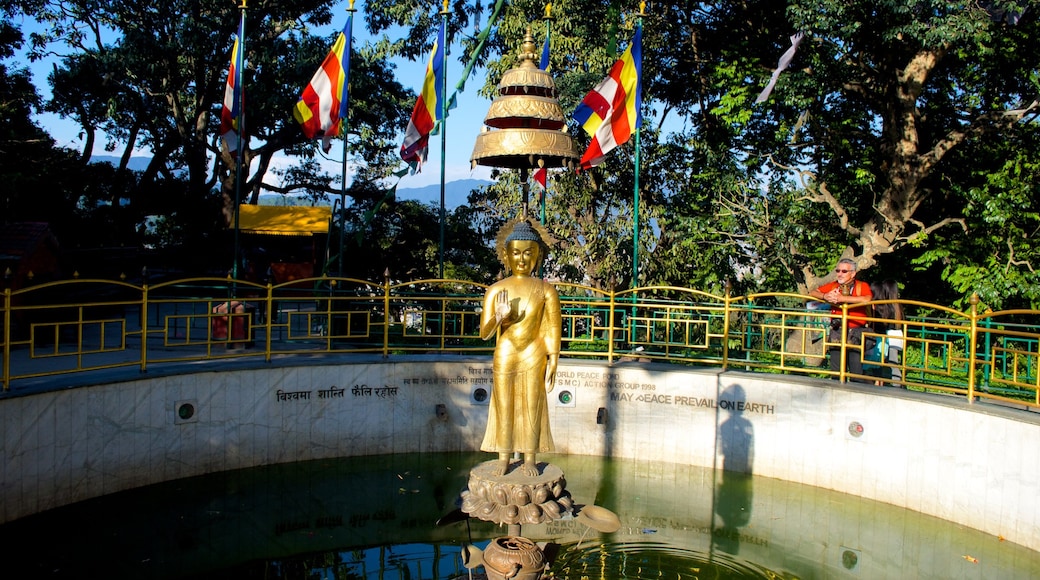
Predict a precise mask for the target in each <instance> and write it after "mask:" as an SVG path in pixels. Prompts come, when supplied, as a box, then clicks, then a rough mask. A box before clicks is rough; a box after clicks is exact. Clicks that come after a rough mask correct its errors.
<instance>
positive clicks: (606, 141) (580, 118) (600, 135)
mask: <svg viewBox="0 0 1040 580" xmlns="http://www.w3.org/2000/svg"><path fill="white" fill-rule="evenodd" d="M642 63H643V27H642V25H641V24H640V25H637V26H636V34H635V36H634V37H633V38H632V43H631V44H629V45H628V48H627V49H626V50H625V53H624V54H623V55H621V58H620V59H618V60H617V62H615V63H614V66H613V67H611V69H610V74H609V75H608V76H607V78H605V79H603V82H601V83H600V84H598V85H596V88H594V89H592V90H591V91H590V92H589V94H587V95H585V98H584V99H582V101H581V103H580V104H579V105H578V108H577V109H575V110H574V120H576V121H577V122H578V124H579V125H581V126H582V128H584V129H585V132H586V133H588V134H589V135H590V136H591V137H592V142H590V143H589V148H588V149H587V150H586V151H585V155H583V156H582V158H581V168H582V169H590V168H592V167H595V166H596V165H599V164H600V163H602V162H603V160H604V159H605V158H606V156H607V153H609V152H611V151H612V150H613V149H614V148H615V147H617V146H618V145H623V144H624V143H626V142H628V140H629V138H631V137H632V134H633V133H635V132H636V130H637V129H638V128H639V125H640V124H641V123H642V120H643V115H642V112H641V111H640V109H642V104H643V98H642V81H641V80H640V79H641V76H642V68H643V64H642Z"/></svg>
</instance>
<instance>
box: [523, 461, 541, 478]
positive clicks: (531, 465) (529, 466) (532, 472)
mask: <svg viewBox="0 0 1040 580" xmlns="http://www.w3.org/2000/svg"><path fill="white" fill-rule="evenodd" d="M520 473H522V474H524V475H526V476H527V477H538V473H539V472H538V464H537V463H535V462H534V461H533V460H530V459H525V460H524V462H523V464H522V465H521V466H520Z"/></svg>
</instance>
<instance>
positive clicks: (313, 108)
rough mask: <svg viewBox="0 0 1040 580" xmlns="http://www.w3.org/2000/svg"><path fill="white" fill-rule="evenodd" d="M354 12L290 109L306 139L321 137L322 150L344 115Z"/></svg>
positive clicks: (345, 113)
mask: <svg viewBox="0 0 1040 580" xmlns="http://www.w3.org/2000/svg"><path fill="white" fill-rule="evenodd" d="M353 20H354V15H353V14H351V15H350V16H349V17H347V23H346V25H344V26H343V31H342V32H340V33H339V36H338V37H337V38H336V42H335V43H334V44H333V45H332V50H330V51H329V54H328V56H326V57H325V61H324V62H322V63H321V67H319V68H318V70H317V72H315V73H314V76H313V77H312V78H311V82H310V83H308V84H307V87H306V88H304V89H303V94H302V95H300V100H299V101H298V102H297V103H296V107H295V108H294V109H293V117H295V118H296V121H297V122H299V123H300V127H301V128H302V129H303V134H304V135H306V136H307V138H308V139H314V138H315V137H317V136H318V135H321V136H322V149H324V150H325V152H326V153H328V152H329V149H330V148H331V147H332V138H333V137H335V136H337V135H339V132H340V121H341V120H342V119H343V118H345V117H346V116H347V102H348V99H349V92H350V88H349V78H350V41H351V33H352V30H353Z"/></svg>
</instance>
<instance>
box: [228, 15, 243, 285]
mask: <svg viewBox="0 0 1040 580" xmlns="http://www.w3.org/2000/svg"><path fill="white" fill-rule="evenodd" d="M246 1H247V0H242V3H241V4H239V6H238V9H239V10H241V11H242V14H241V16H240V18H239V20H238V54H236V55H235V76H236V77H237V78H236V79H235V86H236V87H238V119H237V120H238V147H237V148H236V150H235V242H234V252H235V255H234V257H233V259H232V262H231V277H232V278H233V279H235V280H237V279H238V264H239V262H240V261H241V260H240V256H239V253H240V251H241V250H240V249H239V242H238V228H239V214H240V213H241V212H239V209H238V208H239V205H241V203H242V161H243V153H242V150H243V149H244V148H245V136H246V123H245V118H246V104H245V103H246V87H245V86H244V85H243V78H244V77H243V75H242V66H243V64H244V63H245V60H246V59H245V56H244V55H245V52H246Z"/></svg>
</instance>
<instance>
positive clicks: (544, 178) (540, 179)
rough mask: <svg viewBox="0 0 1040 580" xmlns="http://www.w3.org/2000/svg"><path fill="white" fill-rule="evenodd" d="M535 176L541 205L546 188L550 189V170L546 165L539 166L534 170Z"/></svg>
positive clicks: (535, 184) (538, 199) (535, 185)
mask: <svg viewBox="0 0 1040 580" xmlns="http://www.w3.org/2000/svg"><path fill="white" fill-rule="evenodd" d="M531 177H533V178H534V187H535V189H536V190H537V191H536V193H537V198H536V199H537V201H538V204H539V205H541V203H542V198H544V197H545V190H546V189H548V179H549V170H548V169H546V168H544V167H539V168H538V169H536V170H535V171H534V174H533V175H532V176H531Z"/></svg>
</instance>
